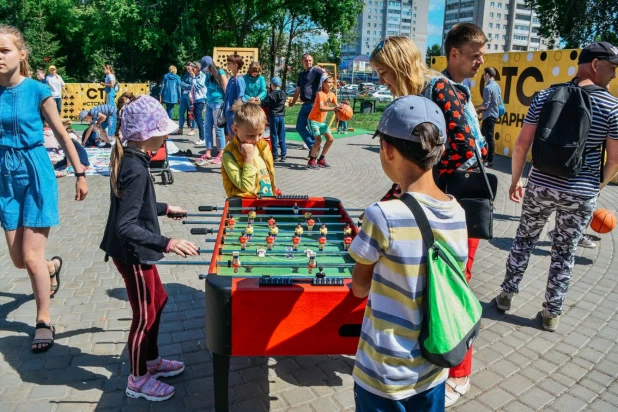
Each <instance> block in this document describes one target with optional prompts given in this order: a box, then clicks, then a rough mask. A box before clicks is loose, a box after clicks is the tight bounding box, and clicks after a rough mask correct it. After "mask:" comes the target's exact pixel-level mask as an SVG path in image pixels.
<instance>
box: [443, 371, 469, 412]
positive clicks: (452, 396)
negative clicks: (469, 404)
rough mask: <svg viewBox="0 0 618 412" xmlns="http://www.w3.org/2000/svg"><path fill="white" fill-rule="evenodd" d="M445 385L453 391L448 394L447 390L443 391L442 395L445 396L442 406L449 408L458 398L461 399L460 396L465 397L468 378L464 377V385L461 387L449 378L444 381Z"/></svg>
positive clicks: (467, 388)
mask: <svg viewBox="0 0 618 412" xmlns="http://www.w3.org/2000/svg"><path fill="white" fill-rule="evenodd" d="M446 384H447V385H448V386H450V387H451V389H452V390H453V392H449V391H448V390H445V391H444V394H445V396H446V399H445V405H444V406H446V407H447V408H448V407H449V406H452V405H454V404H455V403H456V402H457V401H458V400H459V398H461V396H462V395H465V394H466V392H468V390H469V389H470V377H469V376H467V377H466V383H464V384H463V385H457V384H456V383H455V381H454V380H452V379H451V378H448V379H447V380H446Z"/></svg>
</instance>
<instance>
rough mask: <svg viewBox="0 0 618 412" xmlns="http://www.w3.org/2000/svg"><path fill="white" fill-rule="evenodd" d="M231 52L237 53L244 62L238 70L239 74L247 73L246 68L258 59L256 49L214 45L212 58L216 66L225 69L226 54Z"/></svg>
mask: <svg viewBox="0 0 618 412" xmlns="http://www.w3.org/2000/svg"><path fill="white" fill-rule="evenodd" d="M231 54H238V55H239V56H240V57H242V59H243V61H244V62H245V64H244V65H243V66H242V69H241V70H240V71H239V73H240V74H241V75H244V74H247V69H248V68H249V65H250V64H251V63H253V62H256V61H259V60H258V49H256V48H241V47H215V49H214V51H213V57H212V58H213V60H214V62H215V64H216V65H217V67H218V68H220V69H223V70H227V56H229V55H231Z"/></svg>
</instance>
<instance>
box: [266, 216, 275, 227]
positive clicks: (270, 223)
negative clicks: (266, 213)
mask: <svg viewBox="0 0 618 412" xmlns="http://www.w3.org/2000/svg"><path fill="white" fill-rule="evenodd" d="M275 224H277V222H275V219H273V217H272V216H271V217H270V219H268V227H273V226H275Z"/></svg>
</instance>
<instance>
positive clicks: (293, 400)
mask: <svg viewBox="0 0 618 412" xmlns="http://www.w3.org/2000/svg"><path fill="white" fill-rule="evenodd" d="M281 396H282V397H283V399H285V401H286V402H287V403H288V404H289V405H290V406H296V405H299V404H301V403H305V402H309V401H312V400H313V399H315V395H314V394H313V393H312V392H311V391H310V390H309V388H304V387H301V388H294V389H290V390H289V391H285V392H282V393H281Z"/></svg>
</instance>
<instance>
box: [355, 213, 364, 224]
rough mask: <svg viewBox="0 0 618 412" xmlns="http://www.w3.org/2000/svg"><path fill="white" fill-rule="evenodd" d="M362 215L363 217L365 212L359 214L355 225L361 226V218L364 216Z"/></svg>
mask: <svg viewBox="0 0 618 412" xmlns="http://www.w3.org/2000/svg"><path fill="white" fill-rule="evenodd" d="M364 217H365V214H364V213H363V214H361V215H360V216H359V217H358V222H356V226H358V227H361V226H362V225H363V218H364Z"/></svg>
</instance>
